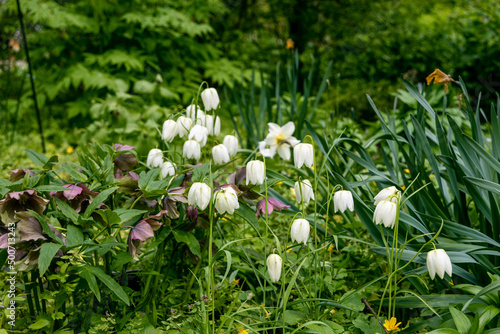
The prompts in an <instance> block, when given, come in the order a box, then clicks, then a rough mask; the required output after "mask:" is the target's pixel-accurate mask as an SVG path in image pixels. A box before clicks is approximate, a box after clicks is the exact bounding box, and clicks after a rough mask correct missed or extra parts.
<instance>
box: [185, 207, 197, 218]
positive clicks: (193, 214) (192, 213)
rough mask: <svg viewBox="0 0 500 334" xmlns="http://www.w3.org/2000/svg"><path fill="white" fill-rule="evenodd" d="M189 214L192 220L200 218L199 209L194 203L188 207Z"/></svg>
mask: <svg viewBox="0 0 500 334" xmlns="http://www.w3.org/2000/svg"><path fill="white" fill-rule="evenodd" d="M187 216H188V218H189V220H190V221H192V222H195V221H196V220H198V209H197V208H195V207H194V205H189V206H188V207H187Z"/></svg>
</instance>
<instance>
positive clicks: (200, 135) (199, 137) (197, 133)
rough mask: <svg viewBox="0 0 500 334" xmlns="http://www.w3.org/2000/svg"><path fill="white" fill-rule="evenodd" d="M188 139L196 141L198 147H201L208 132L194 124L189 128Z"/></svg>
mask: <svg viewBox="0 0 500 334" xmlns="http://www.w3.org/2000/svg"><path fill="white" fill-rule="evenodd" d="M188 138H189V139H194V140H196V141H197V142H198V143H200V146H201V147H203V146H205V144H206V143H207V138H208V130H207V128H206V127H204V126H201V125H199V124H196V125H195V126H193V127H192V128H191V131H189V136H188Z"/></svg>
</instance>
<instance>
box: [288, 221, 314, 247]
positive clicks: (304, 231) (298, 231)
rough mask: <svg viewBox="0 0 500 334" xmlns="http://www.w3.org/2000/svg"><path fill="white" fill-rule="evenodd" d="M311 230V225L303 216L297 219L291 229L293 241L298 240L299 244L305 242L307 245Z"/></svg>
mask: <svg viewBox="0 0 500 334" xmlns="http://www.w3.org/2000/svg"><path fill="white" fill-rule="evenodd" d="M310 231H311V226H310V225H309V222H308V221H307V220H305V219H302V218H300V219H295V220H294V221H293V223H292V227H291V229H290V237H291V239H292V241H296V242H298V243H299V244H300V243H303V244H304V245H305V244H306V243H307V239H309V232H310Z"/></svg>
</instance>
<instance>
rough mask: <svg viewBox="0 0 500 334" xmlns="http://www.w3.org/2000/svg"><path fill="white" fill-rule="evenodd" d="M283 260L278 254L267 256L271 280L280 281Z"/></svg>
mask: <svg viewBox="0 0 500 334" xmlns="http://www.w3.org/2000/svg"><path fill="white" fill-rule="evenodd" d="M282 264H283V260H282V259H281V256H279V255H278V254H271V255H269V256H268V257H267V271H268V273H269V277H270V278H271V282H278V281H279V280H280V277H281V266H282Z"/></svg>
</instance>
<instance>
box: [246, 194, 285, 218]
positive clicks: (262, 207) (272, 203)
mask: <svg viewBox="0 0 500 334" xmlns="http://www.w3.org/2000/svg"><path fill="white" fill-rule="evenodd" d="M289 207H290V205H285V204H283V203H282V202H281V201H280V200H279V199H277V198H274V197H268V198H267V215H270V214H271V213H273V211H274V210H278V211H281V210H283V209H288V208H289ZM263 214H266V200H265V199H261V200H260V201H259V202H258V203H257V208H256V210H255V215H256V216H257V217H260V216H262V215H263Z"/></svg>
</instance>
